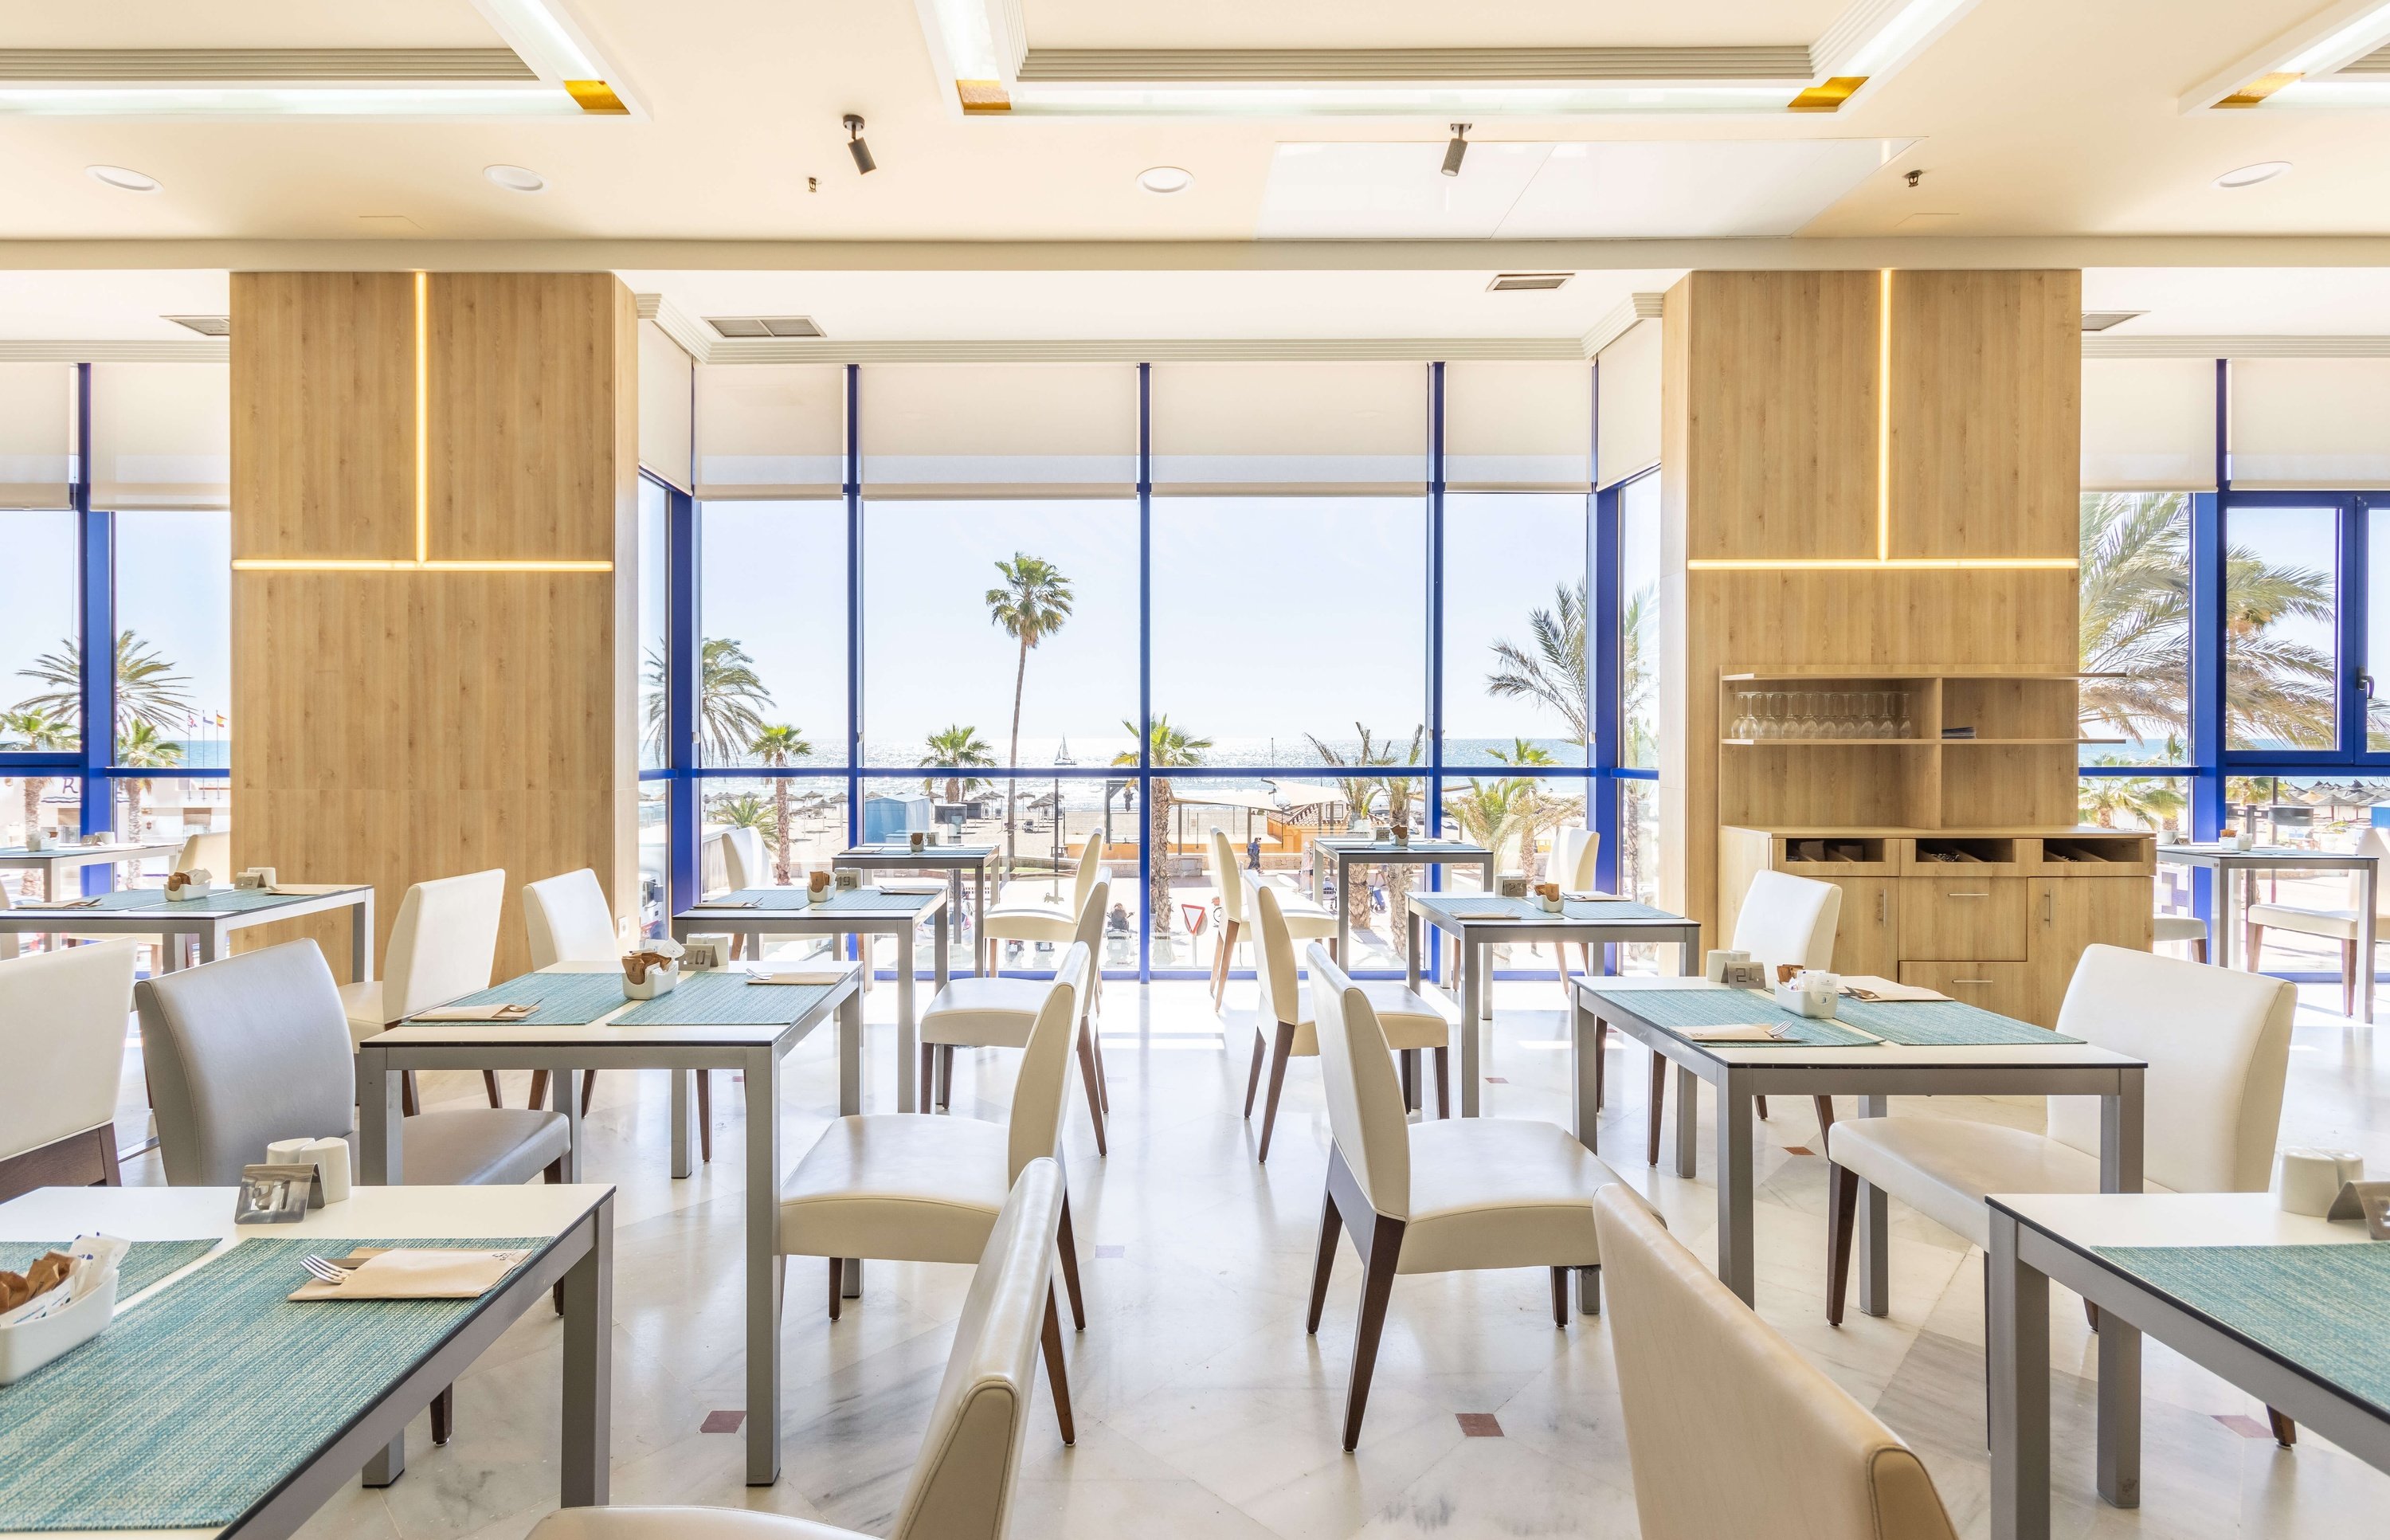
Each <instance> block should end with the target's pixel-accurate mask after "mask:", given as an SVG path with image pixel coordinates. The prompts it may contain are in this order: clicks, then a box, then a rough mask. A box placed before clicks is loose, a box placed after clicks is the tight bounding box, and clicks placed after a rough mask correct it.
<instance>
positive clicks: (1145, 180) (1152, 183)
mask: <svg viewBox="0 0 2390 1540" xmlns="http://www.w3.org/2000/svg"><path fill="white" fill-rule="evenodd" d="M1194 185H1195V174H1194V173H1192V172H1189V171H1186V170H1183V169H1181V168H1180V167H1177V166H1149V167H1148V168H1146V169H1145V170H1144V171H1141V172H1139V173H1137V186H1140V187H1143V188H1144V189H1145V190H1146V191H1147V192H1150V193H1160V194H1161V195H1162V196H1163V197H1164V198H1167V197H1169V196H1170V195H1171V194H1172V193H1183V192H1185V191H1186V190H1187V189H1188V188H1189V187H1191V186H1194Z"/></svg>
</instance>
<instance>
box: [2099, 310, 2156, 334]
mask: <svg viewBox="0 0 2390 1540" xmlns="http://www.w3.org/2000/svg"><path fill="white" fill-rule="evenodd" d="M2147 314H2149V312H2148V311H2146V310H2087V311H2085V312H2084V313H2083V329H2084V330H2085V331H2105V330H2107V329H2108V328H2109V327H2115V326H2122V325H2124V324H2125V323H2126V322H2127V321H2129V320H2131V319H2132V318H2133V317H2134V316H2136V315H2147Z"/></svg>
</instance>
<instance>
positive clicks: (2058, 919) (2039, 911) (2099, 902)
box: [2030, 877, 2156, 1026]
mask: <svg viewBox="0 0 2390 1540" xmlns="http://www.w3.org/2000/svg"><path fill="white" fill-rule="evenodd" d="M2155 903H2156V895H2155V893H2154V892H2153V891H2152V888H2151V886H2150V879H2148V878H2146V877H2062V878H2036V879H2034V881H2033V894H2032V900H2031V915H2030V922H2031V930H2032V956H2033V968H2034V972H2035V974H2036V976H2037V978H2038V979H2039V980H2040V982H2041V993H2042V1000H2041V1007H2040V1012H2039V1014H2038V1015H2037V1017H2036V1020H2039V1021H2040V1022H2042V1023H2043V1024H2044V1025H2045V1026H2047V1025H2053V1024H2055V1023H2056V1021H2057V1020H2058V1007H2059V1006H2060V1004H2061V1003H2062V1002H2063V1001H2064V1000H2065V998H2066V986H2067V984H2068V982H2070V981H2072V980H2073V979H2074V977H2075V964H2076V963H2077V962H2079V961H2081V960H2082V957H2083V949H2084V948H2085V947H2087V946H2091V945H2095V944H2105V945H2108V946H2128V947H2132V948H2133V949H2135V950H2137V951H2143V952H2146V951H2148V950H2149V946H2150V915H2151V912H2152V909H2153V908H2154V907H2155Z"/></svg>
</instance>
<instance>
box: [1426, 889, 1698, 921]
mask: <svg viewBox="0 0 2390 1540" xmlns="http://www.w3.org/2000/svg"><path fill="white" fill-rule="evenodd" d="M1411 896H1412V897H1414V898H1416V899H1418V900H1419V901H1420V906H1421V907H1423V908H1427V909H1431V910H1433V911H1434V912H1435V913H1437V914H1439V915H1443V916H1446V918H1454V919H1471V920H1473V919H1495V920H1504V919H1540V920H1554V919H1579V920H1592V921H1598V922H1600V921H1607V922H1613V923H1615V922H1618V921H1624V920H1632V919H1669V920H1677V921H1678V922H1680V923H1681V922H1682V921H1683V919H1684V917H1683V916H1682V915H1672V914H1670V913H1669V912H1668V911H1667V910H1665V909H1655V908H1653V907H1651V905H1649V904H1638V903H1635V902H1634V901H1633V900H1631V899H1624V898H1604V899H1593V900H1588V901H1587V902H1584V903H1580V904H1571V903H1568V902H1566V901H1562V903H1561V913H1560V914H1557V915H1553V914H1547V913H1545V912H1544V911H1543V910H1542V909H1541V908H1539V907H1537V906H1536V905H1535V904H1533V903H1531V902H1529V901H1528V900H1526V899H1523V898H1504V897H1503V896H1502V895H1501V894H1499V893H1414V894H1412V895H1411ZM1497 910H1498V911H1500V912H1499V913H1498V914H1497V912H1496V911H1497Z"/></svg>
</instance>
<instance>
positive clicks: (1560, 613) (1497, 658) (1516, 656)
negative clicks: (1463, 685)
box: [1485, 582, 1631, 743]
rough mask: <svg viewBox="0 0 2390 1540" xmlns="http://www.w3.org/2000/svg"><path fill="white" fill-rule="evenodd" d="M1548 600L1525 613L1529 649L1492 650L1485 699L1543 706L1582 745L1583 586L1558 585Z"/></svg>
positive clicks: (1502, 644)
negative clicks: (1547, 603)
mask: <svg viewBox="0 0 2390 1540" xmlns="http://www.w3.org/2000/svg"><path fill="white" fill-rule="evenodd" d="M1552 599H1553V604H1552V608H1551V609H1549V610H1529V611H1528V612H1527V632H1528V635H1530V636H1531V637H1532V638H1533V642H1532V644H1531V645H1530V646H1528V647H1521V646H1519V645H1518V644H1516V643H1514V642H1508V641H1497V642H1496V643H1495V644H1494V665H1495V666H1494V672H1493V673H1492V674H1487V675H1486V676H1485V693H1486V694H1488V695H1490V696H1492V697H1494V698H1495V699H1497V700H1509V699H1529V700H1539V701H1541V702H1543V704H1544V705H1546V706H1548V707H1549V708H1550V709H1551V710H1552V711H1553V712H1555V713H1557V714H1558V715H1559V717H1560V719H1561V721H1562V722H1564V723H1566V724H1567V725H1568V730H1569V736H1570V737H1571V738H1575V739H1576V740H1577V741H1578V742H1580V743H1583V742H1587V741H1588V740H1589V739H1591V738H1592V737H1593V731H1592V728H1591V725H1589V724H1588V722H1587V717H1586V686H1587V678H1588V677H1589V674H1588V671H1589V670H1590V669H1591V667H1592V662H1591V660H1590V658H1589V656H1588V654H1587V649H1586V634H1585V584H1584V583H1583V582H1579V583H1578V584H1576V586H1574V588H1572V587H1571V586H1569V585H1568V584H1565V583H1563V584H1558V585H1557V586H1555V587H1554V588H1553V589H1552ZM1620 629H1621V630H1622V631H1623V630H1625V629H1626V628H1625V626H1621V628H1620ZM1630 635H1631V633H1630Z"/></svg>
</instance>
